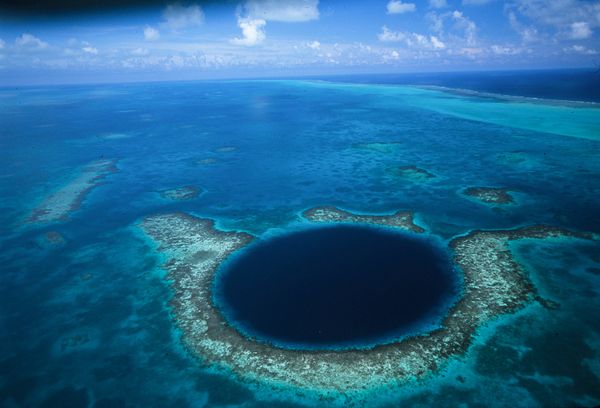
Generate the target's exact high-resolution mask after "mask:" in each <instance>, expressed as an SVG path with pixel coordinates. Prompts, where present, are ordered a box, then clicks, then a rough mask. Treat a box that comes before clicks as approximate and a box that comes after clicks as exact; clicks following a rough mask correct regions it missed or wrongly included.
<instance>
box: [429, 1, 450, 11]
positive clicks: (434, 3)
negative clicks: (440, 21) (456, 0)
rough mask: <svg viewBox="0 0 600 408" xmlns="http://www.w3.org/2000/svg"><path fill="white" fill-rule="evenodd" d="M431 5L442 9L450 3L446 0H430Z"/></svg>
mask: <svg viewBox="0 0 600 408" xmlns="http://www.w3.org/2000/svg"><path fill="white" fill-rule="evenodd" d="M429 7H431V8H436V9H441V8H444V7H448V3H447V2H446V0H429Z"/></svg>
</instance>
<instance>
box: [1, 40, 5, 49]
mask: <svg viewBox="0 0 600 408" xmlns="http://www.w3.org/2000/svg"><path fill="white" fill-rule="evenodd" d="M5 44H6V43H5V42H4V40H3V39H2V38H0V50H1V49H3V48H4V45H5Z"/></svg>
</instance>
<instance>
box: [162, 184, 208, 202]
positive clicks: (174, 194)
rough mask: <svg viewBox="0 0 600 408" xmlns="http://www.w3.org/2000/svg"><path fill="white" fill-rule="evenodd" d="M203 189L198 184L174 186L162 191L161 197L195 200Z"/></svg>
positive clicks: (175, 199) (176, 199)
mask: <svg viewBox="0 0 600 408" xmlns="http://www.w3.org/2000/svg"><path fill="white" fill-rule="evenodd" d="M201 192H202V189H201V188H199V187H196V186H183V187H177V188H172V189H169V190H163V191H161V192H160V195H161V197H163V198H166V199H168V200H174V201H186V200H193V199H194V198H196V197H198V195H200V193H201Z"/></svg>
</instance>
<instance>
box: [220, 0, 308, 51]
mask: <svg viewBox="0 0 600 408" xmlns="http://www.w3.org/2000/svg"><path fill="white" fill-rule="evenodd" d="M318 6H319V0H247V1H246V2H245V3H244V5H243V6H241V7H239V8H238V10H237V12H236V14H237V22H238V27H239V28H240V29H241V30H242V36H241V37H236V38H233V39H232V40H230V42H231V43H232V44H235V45H246V46H253V45H257V44H260V43H262V42H263V41H264V40H265V38H266V33H265V26H266V24H267V21H279V22H283V23H300V22H304V21H311V20H316V19H318V18H319V8H318Z"/></svg>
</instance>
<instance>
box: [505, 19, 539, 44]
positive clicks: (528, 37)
mask: <svg viewBox="0 0 600 408" xmlns="http://www.w3.org/2000/svg"><path fill="white" fill-rule="evenodd" d="M508 22H509V24H510V26H511V27H512V29H513V30H515V31H516V32H517V33H518V34H519V35H520V36H521V40H522V41H523V42H533V41H536V40H537V39H538V31H537V29H536V28H535V27H533V26H526V25H524V24H521V22H520V21H519V20H518V19H517V16H516V15H515V13H514V12H512V11H511V12H509V13H508Z"/></svg>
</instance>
